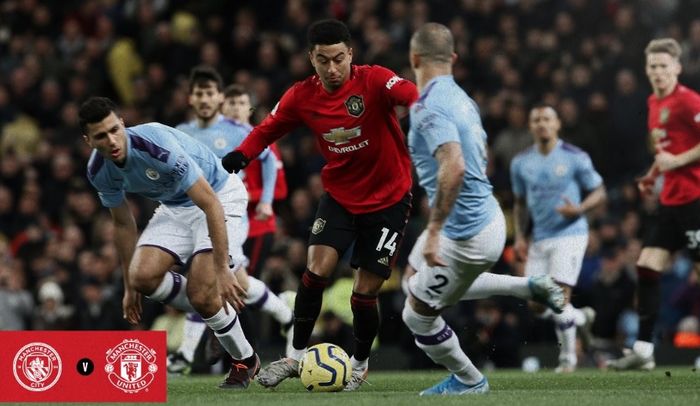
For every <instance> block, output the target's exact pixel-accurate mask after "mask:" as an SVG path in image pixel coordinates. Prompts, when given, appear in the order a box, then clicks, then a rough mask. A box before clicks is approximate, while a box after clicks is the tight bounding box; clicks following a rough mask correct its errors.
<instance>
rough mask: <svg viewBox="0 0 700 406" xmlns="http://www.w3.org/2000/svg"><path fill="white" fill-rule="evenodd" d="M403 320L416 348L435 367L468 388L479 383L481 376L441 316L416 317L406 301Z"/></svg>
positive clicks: (416, 314) (417, 315) (418, 315)
mask: <svg viewBox="0 0 700 406" xmlns="http://www.w3.org/2000/svg"><path fill="white" fill-rule="evenodd" d="M402 318H403V321H404V323H406V326H407V327H408V328H409V330H411V332H412V333H413V336H414V337H415V342H416V345H417V346H418V348H420V349H421V350H423V352H425V353H426V354H427V355H428V356H429V357H430V359H432V360H433V361H434V362H435V363H436V364H440V365H442V366H444V367H445V368H447V369H448V370H449V371H450V372H452V373H454V374H455V375H457V377H458V378H459V380H460V381H462V382H464V383H465V384H467V385H474V384H477V383H479V382H480V381H481V380H482V379H483V378H484V376H483V375H482V374H481V372H479V370H478V369H477V368H476V367H475V366H474V364H473V363H472V361H471V360H470V359H469V357H467V354H465V353H464V351H462V348H461V347H460V346H459V340H458V339H457V336H456V335H455V334H454V332H453V331H452V329H451V328H450V326H448V325H447V324H446V323H445V320H444V319H443V318H442V317H441V316H437V317H433V316H423V315H420V314H418V313H416V311H415V310H413V308H412V307H411V305H410V304H409V303H408V301H406V304H405V305H404V309H403V313H402Z"/></svg>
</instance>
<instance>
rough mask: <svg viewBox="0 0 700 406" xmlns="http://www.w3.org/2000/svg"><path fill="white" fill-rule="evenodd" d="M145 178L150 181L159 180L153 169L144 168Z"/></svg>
mask: <svg viewBox="0 0 700 406" xmlns="http://www.w3.org/2000/svg"><path fill="white" fill-rule="evenodd" d="M146 177H147V178H148V179H150V180H158V179H160V173H158V171H157V170H155V169H153V168H146Z"/></svg>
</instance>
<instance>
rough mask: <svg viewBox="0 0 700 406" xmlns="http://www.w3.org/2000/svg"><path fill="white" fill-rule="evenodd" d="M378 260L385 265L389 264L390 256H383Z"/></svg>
mask: <svg viewBox="0 0 700 406" xmlns="http://www.w3.org/2000/svg"><path fill="white" fill-rule="evenodd" d="M377 262H379V263H380V264H382V265H384V266H389V257H381V258H379V259H378V260H377Z"/></svg>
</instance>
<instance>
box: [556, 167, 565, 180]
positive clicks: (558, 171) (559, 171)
mask: <svg viewBox="0 0 700 406" xmlns="http://www.w3.org/2000/svg"><path fill="white" fill-rule="evenodd" d="M554 174H555V175H557V176H559V177H562V176H564V175H566V165H557V166H556V168H554Z"/></svg>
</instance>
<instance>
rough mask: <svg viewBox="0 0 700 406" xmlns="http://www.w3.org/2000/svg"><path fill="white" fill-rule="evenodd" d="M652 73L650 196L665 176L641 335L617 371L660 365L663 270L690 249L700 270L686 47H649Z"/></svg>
mask: <svg viewBox="0 0 700 406" xmlns="http://www.w3.org/2000/svg"><path fill="white" fill-rule="evenodd" d="M645 53H646V73H647V76H648V77H649V81H650V82H651V86H652V89H653V91H654V93H653V94H652V95H650V96H649V99H648V102H647V104H648V105H649V120H648V124H649V132H650V135H651V137H652V139H653V141H654V144H655V147H656V156H655V159H654V164H653V165H652V166H651V168H650V169H649V171H648V172H647V174H646V175H644V176H643V177H642V178H641V179H639V183H638V186H639V190H640V191H641V192H642V193H650V192H651V191H652V189H653V186H654V183H655V181H656V178H657V177H659V176H662V175H663V178H664V179H663V188H662V190H661V196H660V206H659V210H658V218H657V219H656V223H655V224H654V225H653V226H652V227H651V229H650V231H649V234H648V235H647V236H646V238H645V241H644V247H643V248H642V252H641V254H640V256H639V260H638V261H637V274H638V287H637V296H638V299H637V302H638V303H637V307H638V312H639V319H640V321H639V336H638V337H637V341H636V342H635V343H634V346H633V347H632V349H631V351H627V352H626V354H625V356H624V357H622V358H620V359H617V360H613V361H610V362H609V363H608V366H609V367H611V368H613V369H644V370H650V369H653V368H654V367H655V362H654V344H653V331H654V324H655V323H656V319H657V316H658V311H659V302H660V296H661V294H660V291H659V279H660V276H661V272H663V271H664V269H665V268H666V267H667V266H668V263H669V260H670V259H671V254H672V253H673V252H675V251H677V250H679V249H681V248H684V247H685V248H687V249H688V253H689V254H690V256H691V258H692V260H693V261H694V267H695V271H696V272H700V95H699V94H697V93H696V92H694V91H692V90H690V89H688V88H687V87H685V86H683V85H681V84H679V83H678V75H680V73H681V64H680V61H679V58H680V55H681V47H680V45H679V44H678V42H676V40H674V39H671V38H663V39H656V40H653V41H651V42H650V43H649V45H647V48H646V50H645Z"/></svg>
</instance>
